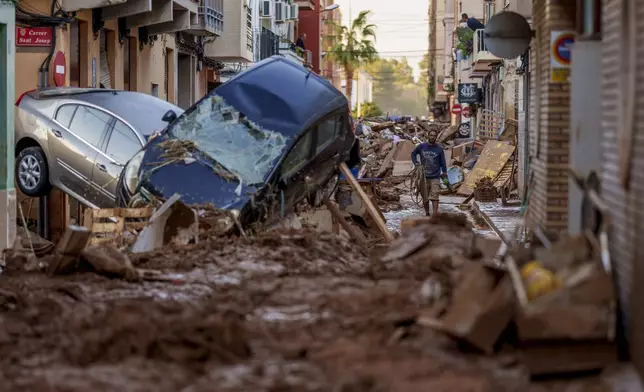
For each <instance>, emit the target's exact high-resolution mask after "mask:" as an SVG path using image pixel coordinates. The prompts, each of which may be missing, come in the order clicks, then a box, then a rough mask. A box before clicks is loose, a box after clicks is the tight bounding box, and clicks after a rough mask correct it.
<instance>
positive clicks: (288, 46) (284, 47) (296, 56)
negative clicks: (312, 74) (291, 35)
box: [280, 41, 304, 64]
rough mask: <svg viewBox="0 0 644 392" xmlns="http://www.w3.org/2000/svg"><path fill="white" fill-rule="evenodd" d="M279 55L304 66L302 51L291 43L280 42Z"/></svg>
mask: <svg viewBox="0 0 644 392" xmlns="http://www.w3.org/2000/svg"><path fill="white" fill-rule="evenodd" d="M280 54H281V55H282V56H284V57H286V58H288V59H291V60H293V61H295V62H298V63H300V64H304V50H302V48H298V47H297V46H295V44H294V43H293V42H291V41H282V42H280Z"/></svg>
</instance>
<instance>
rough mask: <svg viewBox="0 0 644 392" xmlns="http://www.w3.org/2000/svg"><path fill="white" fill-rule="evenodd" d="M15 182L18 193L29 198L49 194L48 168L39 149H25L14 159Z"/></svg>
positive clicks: (43, 154)
mask: <svg viewBox="0 0 644 392" xmlns="http://www.w3.org/2000/svg"><path fill="white" fill-rule="evenodd" d="M15 175H16V182H17V183H18V188H20V191H21V192H22V193H24V194H25V195H27V196H29V197H40V196H45V195H47V194H49V192H50V191H51V188H52V186H51V184H50V183H49V167H47V160H46V159H45V153H44V152H43V151H42V149H41V148H40V147H27V148H25V149H24V150H22V151H20V153H19V154H18V158H17V159H16V173H15Z"/></svg>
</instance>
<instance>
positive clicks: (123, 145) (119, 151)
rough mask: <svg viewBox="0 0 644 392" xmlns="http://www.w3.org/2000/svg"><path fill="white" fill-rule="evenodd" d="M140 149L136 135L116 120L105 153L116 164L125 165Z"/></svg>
mask: <svg viewBox="0 0 644 392" xmlns="http://www.w3.org/2000/svg"><path fill="white" fill-rule="evenodd" d="M140 149H141V142H140V141H139V138H137V137H136V134H134V132H133V131H132V129H131V128H130V127H128V126H127V125H126V124H125V123H123V122H122V121H119V120H116V123H115V124H114V129H113V130H112V135H111V136H110V141H109V142H108V143H107V149H106V150H105V153H106V154H107V155H109V156H110V157H111V158H112V159H114V160H115V161H116V162H118V163H123V164H125V163H127V161H129V160H130V158H132V157H133V156H134V154H136V153H137V152H138V151H139V150H140Z"/></svg>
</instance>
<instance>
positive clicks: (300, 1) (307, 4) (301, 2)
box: [295, 0, 320, 11]
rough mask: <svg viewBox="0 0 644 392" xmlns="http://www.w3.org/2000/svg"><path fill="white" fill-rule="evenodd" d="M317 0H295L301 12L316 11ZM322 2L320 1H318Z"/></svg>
mask: <svg viewBox="0 0 644 392" xmlns="http://www.w3.org/2000/svg"><path fill="white" fill-rule="evenodd" d="M314 1H315V0H295V4H297V6H298V8H299V9H301V10H310V11H314V10H315V2H314ZM317 1H320V0H317Z"/></svg>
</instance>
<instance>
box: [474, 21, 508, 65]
mask: <svg viewBox="0 0 644 392" xmlns="http://www.w3.org/2000/svg"><path fill="white" fill-rule="evenodd" d="M484 33H485V29H479V30H476V31H475V32H474V39H473V42H472V60H473V62H474V63H475V64H476V63H478V62H479V61H483V62H488V63H490V62H497V61H501V59H500V58H498V57H496V56H495V55H493V54H492V53H490V52H489V51H488V50H487V47H486V46H485V40H484Z"/></svg>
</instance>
